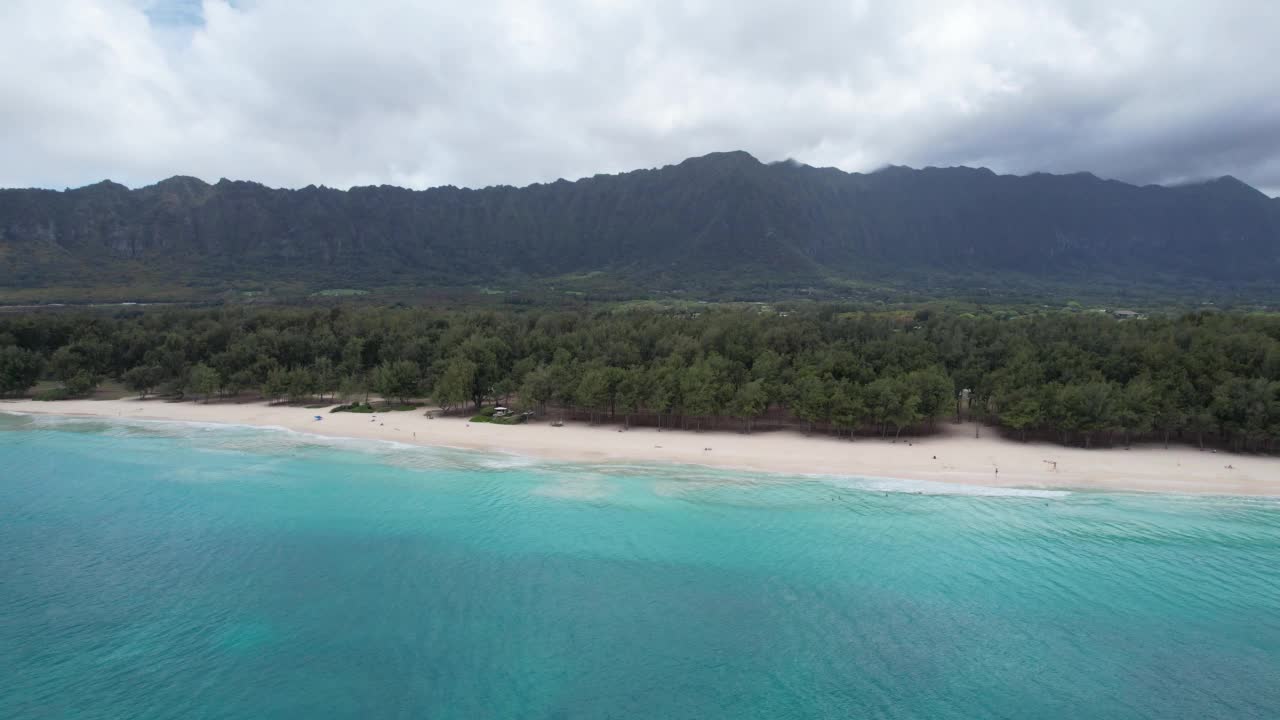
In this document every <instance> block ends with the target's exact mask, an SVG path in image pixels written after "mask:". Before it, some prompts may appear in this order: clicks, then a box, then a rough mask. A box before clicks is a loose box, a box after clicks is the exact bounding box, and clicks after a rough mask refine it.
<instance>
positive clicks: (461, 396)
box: [432, 356, 476, 412]
mask: <svg viewBox="0 0 1280 720" xmlns="http://www.w3.org/2000/svg"><path fill="white" fill-rule="evenodd" d="M475 377H476V364H475V363H473V362H471V361H470V360H468V359H466V358H465V357H461V356H455V357H453V358H452V359H451V360H449V363H448V365H446V366H445V369H444V372H443V373H441V374H440V378H439V379H438V380H437V381H436V385H435V388H433V390H432V396H433V397H434V398H435V401H436V402H437V403H439V404H440V407H441V408H442V409H443V410H444V411H445V412H449V411H450V410H452V409H454V408H458V407H462V406H463V405H465V404H466V402H467V400H469V399H471V389H472V387H474V384H475Z"/></svg>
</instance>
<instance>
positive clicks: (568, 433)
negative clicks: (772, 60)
mask: <svg viewBox="0 0 1280 720" xmlns="http://www.w3.org/2000/svg"><path fill="white" fill-rule="evenodd" d="M330 407H332V406H329V407H326V408H323V409H309V408H304V407H296V406H282V405H277V406H269V405H267V404H265V403H261V402H252V403H213V404H207V405H205V404H198V403H194V402H170V401H166V400H137V399H119V400H63V401H54V402H41V401H34V400H9V401H0V412H14V413H23V414H35V415H62V416H71V417H97V418H105V419H110V418H118V419H134V420H160V421H166V420H167V421H182V422H207V423H218V424H228V425H250V426H259V427H278V428H285V429H288V430H293V431H296V432H303V433H312V434H316V435H323V436H328V437H349V438H360V439H374V440H388V441H393V442H399V443H406V444H413V445H423V446H437V447H451V448H459V449H466V450H478V451H488V452H504V453H512V454H517V455H525V456H532V457H538V458H545V459H550V460H562V461H569V462H603V463H608V462H642V463H673V464H682V465H702V466H707V467H714V468H723V469H736V470H745V471H750V472H763V473H780V474H787V475H834V476H853V477H863V478H895V479H903V480H924V481H929V482H941V483H954V484H962V485H976V486H986V487H1003V488H1034V489H1055V490H1057V489H1075V490H1110V491H1120V492H1158V493H1180V494H1209V495H1252V496H1280V458H1274V457H1258V456H1247V455H1230V454H1225V453H1214V452H1211V451H1208V450H1205V451H1200V450H1198V449H1195V448H1188V447H1185V446H1173V447H1170V448H1169V449H1165V448H1164V447H1162V446H1157V447H1153V446H1134V447H1133V448H1132V449H1128V450H1126V449H1123V448H1109V449H1092V450H1085V449H1083V448H1067V447H1062V446H1059V445H1052V444H1047V443H1021V442H1018V441H1015V440H1007V439H1003V438H1000V437H997V436H996V434H995V432H994V430H992V431H989V432H987V433H985V434H984V436H983V437H981V438H974V437H973V429H972V426H971V425H960V426H956V425H951V424H944V425H943V426H941V432H939V433H938V434H936V435H932V436H929V437H924V438H907V439H903V440H899V441H898V442H897V443H892V442H888V441H882V440H878V439H870V438H868V439H861V438H860V439H858V440H857V441H854V442H850V441H848V440H844V439H837V438H834V437H829V436H823V435H814V436H806V435H804V434H802V433H799V432H792V431H768V432H758V433H753V434H751V435H745V434H741V433H735V432H728V431H716V432H692V431H679V430H665V431H659V430H657V429H655V428H632V429H630V430H626V431H622V430H621V428H620V426H618V425H597V426H589V425H586V424H582V423H570V424H566V425H565V426H563V427H553V426H552V425H551V424H550V423H549V422H538V423H533V424H527V425H516V426H505V425H492V424H483V423H469V422H467V420H466V419H465V418H461V417H453V418H446V417H435V418H434V419H429V418H427V417H426V416H425V414H424V412H423V411H422V410H421V409H420V410H417V411H405V412H387V413H377V414H376V415H365V414H355V413H332V414H331V413H330V412H329V409H330ZM316 415H319V416H321V417H322V418H324V419H323V420H321V421H316V420H315V419H314V418H315V416H316ZM375 417H376V418H377V420H376V421H375V420H374V418H375ZM707 448H709V449H707ZM1053 463H1056V466H1055V465H1054V464H1053ZM1228 466H1230V467H1228ZM997 468H998V469H999V472H998V473H997V472H996V470H997Z"/></svg>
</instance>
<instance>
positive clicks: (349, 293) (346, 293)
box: [311, 288, 369, 297]
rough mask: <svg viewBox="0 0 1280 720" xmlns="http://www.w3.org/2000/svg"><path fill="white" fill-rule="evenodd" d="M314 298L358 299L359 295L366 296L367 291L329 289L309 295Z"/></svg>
mask: <svg viewBox="0 0 1280 720" xmlns="http://www.w3.org/2000/svg"><path fill="white" fill-rule="evenodd" d="M311 294H312V295H313V296H315V297H358V296H360V295H368V294H369V291H368V290H357V289H355V288H331V289H328V290H320V291H318V292H313V293H311Z"/></svg>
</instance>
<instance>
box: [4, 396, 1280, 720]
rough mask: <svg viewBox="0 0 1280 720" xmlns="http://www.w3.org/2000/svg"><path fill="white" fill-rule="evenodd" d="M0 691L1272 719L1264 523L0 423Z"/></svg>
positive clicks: (690, 709)
mask: <svg viewBox="0 0 1280 720" xmlns="http://www.w3.org/2000/svg"><path fill="white" fill-rule="evenodd" d="M916 493H921V494H916ZM0 679H3V680H2V681H0V717H3V718H112V719H115V718H177V717H181V718H347V717H350V718H375V717H377V718H381V717H394V718H420V717H430V718H467V719H472V718H557V719H560V718H700V719H716V718H811V717H832V718H847V717H865V718H1162V719H1163V718H1216V717H1220V718H1276V717H1280V502H1277V501H1275V500H1267V499H1257V498H1226V497H1224V498H1204V497H1196V498H1192V497H1177V496H1139V495H1123V494H1102V493H1067V492H1048V491H1008V490H988V489H983V488H966V487H960V486H942V485H936V484H930V483H909V482H896V481H890V480H874V479H870V480H858V479H837V478H783V477H776V476H765V475H750V474H744V473H738V472H722V471H712V470H706V469H701V468H678V467H665V466H663V467H655V466H637V465H626V466H620V465H615V466H607V465H568V464H556V463H547V462H540V461H534V460H528V459H524V458H519V457H516V456H499V455H484V454H479V453H470V452H463V451H452V450H432V449H421V448H406V447H403V446H392V445H390V444H384V443H374V442H367V441H342V440H334V439H322V438H315V437H310V436H306V435H300V434H297V433H288V432H277V431H262V430H256V429H249V428H227V427H222V426H207V425H198V424H180V423H143V422H132V423H116V422H100V421H88V420H73V419H58V418H28V417H16V416H3V415H0Z"/></svg>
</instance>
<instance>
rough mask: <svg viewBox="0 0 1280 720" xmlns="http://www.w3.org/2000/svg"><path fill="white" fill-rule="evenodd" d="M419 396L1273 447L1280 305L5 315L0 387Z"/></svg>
mask: <svg viewBox="0 0 1280 720" xmlns="http://www.w3.org/2000/svg"><path fill="white" fill-rule="evenodd" d="M107 379H114V380H117V381H119V382H121V383H123V384H124V385H125V386H126V387H128V388H129V389H130V390H132V391H134V392H137V393H139V394H141V395H143V396H147V395H152V394H164V395H169V396H177V397H188V398H196V399H201V400H207V399H209V398H211V397H216V396H239V395H242V394H244V393H257V394H259V395H260V396H261V397H263V398H266V399H268V400H271V401H314V400H317V399H318V400H329V399H333V398H342V399H347V400H350V399H361V398H364V399H367V398H368V397H369V396H370V395H376V396H380V397H382V398H386V399H388V400H394V401H397V402H401V403H407V402H409V401H412V400H415V399H424V398H429V399H430V400H432V401H434V402H435V403H438V404H439V405H440V406H441V407H443V408H444V409H445V410H446V411H452V410H458V411H462V410H465V409H467V408H479V407H481V406H482V405H484V404H486V403H500V404H507V405H512V406H514V407H518V408H521V409H526V410H529V411H532V412H534V413H535V414H538V415H545V414H549V413H557V414H561V415H565V416H570V417H577V418H581V419H583V420H588V421H591V422H600V421H604V420H608V421H613V422H620V423H624V424H628V425H630V424H632V423H644V424H651V425H654V424H656V425H661V426H664V427H672V428H677V427H678V428H687V429H693V430H697V429H703V428H730V427H732V428H738V429H741V430H742V431H746V432H749V431H751V430H752V429H755V428H757V427H762V426H768V427H776V426H784V425H785V426H801V427H804V428H806V429H807V430H808V431H810V432H814V431H817V432H826V433H833V434H839V435H843V436H848V437H849V438H850V439H852V438H854V437H855V436H859V435H876V436H880V437H895V438H896V437H898V436H899V435H900V434H902V433H926V432H930V431H931V430H933V429H934V427H935V426H936V423H938V422H939V421H944V420H946V419H954V420H961V419H975V420H979V421H981V422H982V423H985V424H988V425H994V426H998V427H1000V428H1003V429H1004V430H1006V431H1007V432H1009V433H1010V434H1012V435H1014V436H1015V437H1019V438H1023V439H1029V438H1052V439H1054V440H1056V441H1058V442H1062V443H1068V444H1079V445H1083V446H1092V445H1094V444H1097V443H1104V444H1117V443H1121V442H1124V443H1128V442H1133V441H1134V440H1159V441H1163V442H1165V443H1166V444H1167V443H1168V442H1170V441H1171V440H1174V439H1176V440H1180V441H1183V442H1192V443H1198V444H1200V445H1201V446H1204V445H1205V444H1214V445H1218V446H1225V447H1229V448H1232V449H1235V450H1243V451H1263V452H1272V451H1274V450H1275V449H1276V440H1277V438H1280V318H1277V317H1275V316H1269V315H1242V314H1227V313H1211V312H1206V313H1194V314H1187V315H1183V316H1181V317H1176V318H1152V319H1146V320H1136V321H1135V320H1129V321H1120V320H1115V319H1113V318H1111V317H1108V316H1104V315H1101V314H1096V313H1068V312H1062V313H1048V314H1044V315H1039V316H1024V317H1018V318H1012V319H999V318H995V317H989V316H973V315H970V314H952V313H946V312H935V311H931V310H921V311H918V312H915V313H911V312H904V313H869V312H842V311H841V310H840V308H837V307H833V306H822V307H813V308H810V309H801V310H792V311H789V312H786V313H777V312H770V311H762V310H755V309H741V308H736V309H731V308H715V307H708V308H707V309H705V310H704V311H702V312H678V311H660V310H638V309H624V308H615V309H607V310H596V311H586V310H581V311H555V310H537V309H518V310H501V311H498V310H485V311H453V310H435V309H425V308H374V307H342V306H338V307H332V308H327V309H315V308H257V309H255V308H245V307H227V308H215V309H200V310H191V309H188V310H148V311H131V312H122V313H118V314H115V315H106V314H101V313H84V314H75V313H43V314H29V315H14V316H5V317H0V394H11V395H12V394H21V393H24V392H26V391H28V390H29V389H30V388H32V387H33V386H35V385H36V384H37V383H38V382H39V381H41V380H51V381H55V382H56V383H57V386H56V387H54V388H52V389H49V390H45V391H43V395H44V396H45V397H48V398H60V397H74V396H80V395H85V394H87V393H89V392H91V391H92V390H93V389H94V388H95V387H96V386H97V385H98V384H99V383H101V382H103V381H104V380H107Z"/></svg>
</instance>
